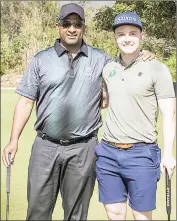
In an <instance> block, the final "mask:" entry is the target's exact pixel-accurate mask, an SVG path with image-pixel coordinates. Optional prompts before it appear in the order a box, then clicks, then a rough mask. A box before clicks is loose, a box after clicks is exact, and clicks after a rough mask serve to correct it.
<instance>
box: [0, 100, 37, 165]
mask: <svg viewBox="0 0 177 221" xmlns="http://www.w3.org/2000/svg"><path fill="white" fill-rule="evenodd" d="M33 105H34V100H32V99H29V98H26V97H23V96H21V97H20V99H19V100H18V102H17V104H16V107H15V111H14V117H13V124H12V132H11V137H10V141H9V144H8V145H7V146H6V147H5V148H4V151H3V155H2V159H3V162H4V165H5V166H6V167H7V166H8V165H9V164H10V162H9V160H8V154H9V153H11V161H13V159H14V158H15V155H16V152H17V150H18V141H19V137H20V135H21V132H22V131H23V128H24V127H25V125H26V123H27V121H28V119H29V117H30V115H31V111H32V109H33Z"/></svg>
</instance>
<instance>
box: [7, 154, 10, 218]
mask: <svg viewBox="0 0 177 221" xmlns="http://www.w3.org/2000/svg"><path fill="white" fill-rule="evenodd" d="M10 157H11V153H9V154H8V160H9V162H10V165H9V166H8V167H7V177H6V193H7V202H6V220H8V218H9V195H10V173H11V161H10Z"/></svg>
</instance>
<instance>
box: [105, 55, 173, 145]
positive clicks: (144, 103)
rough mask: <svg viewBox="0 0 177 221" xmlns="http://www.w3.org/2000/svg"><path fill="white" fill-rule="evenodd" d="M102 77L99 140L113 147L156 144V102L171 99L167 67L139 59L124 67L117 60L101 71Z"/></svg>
mask: <svg viewBox="0 0 177 221" xmlns="http://www.w3.org/2000/svg"><path fill="white" fill-rule="evenodd" d="M103 77H104V80H105V82H106V85H107V89H108V94H109V107H108V111H107V116H106V121H105V123H104V134H103V139H105V140H108V141H112V142H117V143H137V142H146V143H154V142H156V141H157V130H156V122H157V117H158V100H159V99H165V98H173V97H175V93H174V88H173V82H172V77H171V74H170V71H169V69H168V68H167V66H165V65H164V64H163V63H161V62H159V61H157V60H155V59H154V60H151V61H149V60H147V61H143V60H142V58H141V57H139V58H137V59H136V60H135V61H134V62H132V63H131V64H130V65H129V66H127V67H125V66H124V65H123V63H122V61H121V59H120V58H119V59H117V61H116V62H115V61H112V62H110V63H108V64H107V65H106V66H105V67H104V69H103Z"/></svg>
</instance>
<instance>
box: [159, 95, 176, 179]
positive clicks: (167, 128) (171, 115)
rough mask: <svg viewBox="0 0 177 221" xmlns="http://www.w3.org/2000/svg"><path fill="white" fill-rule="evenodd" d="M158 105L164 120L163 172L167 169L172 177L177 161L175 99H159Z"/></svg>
mask: <svg viewBox="0 0 177 221" xmlns="http://www.w3.org/2000/svg"><path fill="white" fill-rule="evenodd" d="M158 103H159V108H160V111H161V114H162V118H163V143H164V151H163V158H162V161H161V171H162V173H164V169H165V168H167V171H168V174H169V177H171V176H172V175H173V172H174V169H175V166H176V160H175V159H174V157H173V146H174V141H175V131H176V108H175V106H176V105H175V98H167V99H159V100H158Z"/></svg>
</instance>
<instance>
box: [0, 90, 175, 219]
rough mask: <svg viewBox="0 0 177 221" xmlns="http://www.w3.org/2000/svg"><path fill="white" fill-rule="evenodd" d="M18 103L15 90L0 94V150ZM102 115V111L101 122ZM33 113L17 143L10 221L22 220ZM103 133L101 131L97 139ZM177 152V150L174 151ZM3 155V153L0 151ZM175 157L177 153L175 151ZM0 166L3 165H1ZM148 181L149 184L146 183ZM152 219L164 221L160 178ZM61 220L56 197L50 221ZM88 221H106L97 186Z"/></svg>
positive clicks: (3, 175)
mask: <svg viewBox="0 0 177 221" xmlns="http://www.w3.org/2000/svg"><path fill="white" fill-rule="evenodd" d="M17 100H18V95H17V94H15V93H14V91H2V93H1V151H2V150H3V148H4V147H5V145H6V144H7V143H8V139H9V136H10V131H11V124H12V117H13V110H14V106H15V103H16V102H17ZM104 115H105V112H103V119H104ZM34 121H35V112H34V111H33V113H32V116H31V118H30V120H29V122H28V124H27V125H26V127H25V130H24V131H23V133H22V135H21V139H20V142H19V150H18V154H17V155H16V159H15V163H14V166H13V167H12V170H11V193H10V216H9V220H25V217H26V210H27V200H26V198H27V196H26V186H27V170H28V161H29V157H30V152H31V145H32V142H33V139H34V137H35V131H34V129H33V128H34V126H33V125H34ZM160 128H161V120H159V124H158V131H159V145H160V146H161V147H162V133H161V129H160ZM101 133H102V129H100V132H99V137H100V135H101ZM175 149H176V148H175ZM1 153H2V152H1ZM175 155H176V152H175ZM1 163H2V162H1ZM1 168H2V170H1V220H5V206H6V188H5V185H6V169H5V167H4V166H3V165H2V164H1ZM149 182H150V181H149ZM153 217H154V220H167V216H166V208H165V177H164V176H162V177H161V180H160V181H159V183H158V192H157V209H156V210H155V212H154V215H153ZM62 219H63V209H62V206H61V198H60V197H58V201H57V205H56V207H55V211H54V214H53V220H62ZM88 219H89V220H107V216H106V213H105V210H104V207H103V205H102V204H101V203H99V202H98V189H97V183H96V186H95V190H94V194H93V197H92V199H91V203H90V208H89V215H88ZM127 220H132V215H131V210H130V209H129V208H128V215H127ZM171 220H176V173H175V174H174V177H173V179H172V214H171Z"/></svg>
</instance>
